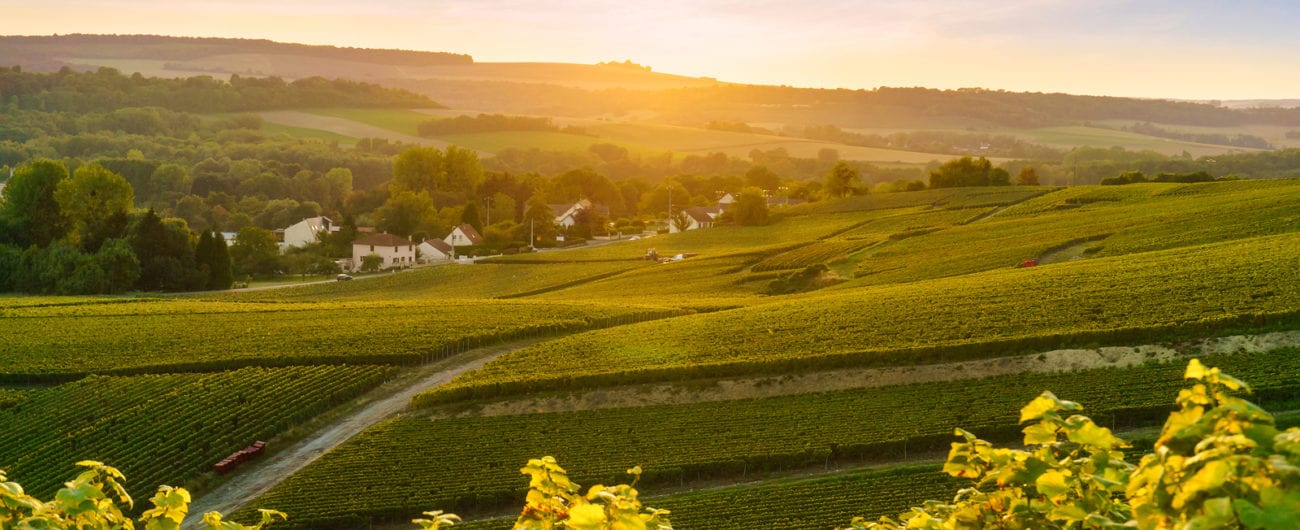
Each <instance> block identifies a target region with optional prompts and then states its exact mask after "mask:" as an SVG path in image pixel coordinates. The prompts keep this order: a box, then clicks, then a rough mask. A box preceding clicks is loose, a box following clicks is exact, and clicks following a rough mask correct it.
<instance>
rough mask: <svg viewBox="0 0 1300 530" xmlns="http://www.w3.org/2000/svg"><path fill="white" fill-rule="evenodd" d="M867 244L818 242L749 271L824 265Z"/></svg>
mask: <svg viewBox="0 0 1300 530" xmlns="http://www.w3.org/2000/svg"><path fill="white" fill-rule="evenodd" d="M867 244H868V243H865V242H861V241H818V242H816V243H810V244H808V245H804V246H802V247H799V248H797V249H794V250H791V251H788V252H782V253H780V254H777V255H775V256H772V257H770V258H767V259H765V260H763V261H760V262H759V263H758V264H757V265H754V267H753V269H751V270H753V271H754V272H764V271H777V270H789V269H802V268H804V267H807V266H809V265H816V264H818V263H826V262H829V261H832V260H834V259H836V258H840V257H843V256H846V255H848V254H850V253H852V252H853V251H855V250H858V249H860V248H862V247H864V246H866V245H867Z"/></svg>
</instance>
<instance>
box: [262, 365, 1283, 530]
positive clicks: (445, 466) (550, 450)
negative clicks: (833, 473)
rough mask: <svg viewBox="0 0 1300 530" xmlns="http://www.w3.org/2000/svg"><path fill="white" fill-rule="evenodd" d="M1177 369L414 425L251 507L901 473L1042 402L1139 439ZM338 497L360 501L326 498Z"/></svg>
mask: <svg viewBox="0 0 1300 530" xmlns="http://www.w3.org/2000/svg"><path fill="white" fill-rule="evenodd" d="M1297 353H1300V350H1296V349H1291V350H1287V351H1281V352H1275V353H1270V354H1241V355H1236V356H1227V357H1221V358H1214V359H1211V360H1210V361H1207V362H1212V363H1213V364H1214V365H1217V366H1221V367H1223V369H1224V370H1226V371H1231V372H1232V373H1234V374H1240V376H1241V377H1243V378H1246V379H1249V380H1250V381H1252V383H1253V385H1254V386H1255V388H1256V390H1257V394H1256V396H1255V398H1256V401H1257V402H1259V403H1260V404H1262V405H1264V406H1272V407H1281V408H1289V407H1294V406H1295V405H1297V404H1300V402H1298V401H1297V400H1298V399H1300V357H1297V356H1296V354H1297ZM1182 369H1183V366H1182V364H1181V363H1170V364H1164V365H1144V366H1141V367H1136V368H1131V369H1125V370H1115V369H1099V370H1090V371H1084V372H1077V373H1070V374H1022V375H1016V376H1003V377H993V378H986V379H980V380H973V381H962V382H949V383H934V384H918V385H904V386H895V387H882V388H877V389H870V390H854V391H841V392H828V393H819V394H803V395H796V396H785V397H777V398H765V399H755V400H742V401H719V402H705V403H693V404H687V405H663V406H647V407H635V408H621V409H603V410H589V411H580V412H566V413H548V414H528V415H518V416H495V417H466V418H454V419H433V420H431V419H428V418H425V417H422V416H419V415H411V416H407V417H404V418H401V419H398V420H394V421H392V422H389V423H386V424H383V425H380V426H377V427H376V428H373V429H371V430H369V431H367V432H365V433H363V434H361V435H359V436H358V437H356V438H354V439H353V440H351V441H349V442H348V443H347V444H345V445H343V446H342V447H340V448H339V449H337V450H335V451H334V452H332V453H330V454H329V455H326V456H325V457H323V458H322V459H320V460H318V461H316V462H315V463H313V464H312V465H310V466H309V467H307V468H306V469H304V470H303V471H301V472H299V473H298V474H296V475H294V476H293V477H291V478H290V479H289V480H287V481H285V482H283V483H281V484H280V485H279V486H277V487H276V488H275V489H273V490H272V491H270V492H269V493H267V494H266V495H265V496H263V497H262V498H260V499H259V500H258V501H257V502H256V503H255V504H254V505H253V507H273V508H276V509H279V510H282V511H288V512H290V513H294V514H296V516H297V519H298V521H299V522H307V523H311V522H314V521H325V520H331V519H335V518H340V517H347V516H349V515H358V516H361V517H364V518H370V517H373V518H375V519H377V520H396V519H400V518H403V517H407V516H408V515H412V514H418V513H419V512H420V511H422V510H429V509H441V510H449V511H455V512H457V513H462V514H468V513H474V512H476V511H481V510H493V509H498V508H500V507H501V506H505V505H517V504H518V503H519V495H520V494H521V493H520V492H521V490H522V485H521V484H520V481H519V480H518V462H521V461H526V460H527V459H528V458H529V455H540V454H546V455H553V456H555V457H556V458H557V459H559V460H560V461H561V462H564V463H565V466H566V468H568V469H569V470H570V471H571V473H573V477H574V478H575V480H577V481H578V482H579V483H583V484H596V483H612V482H614V481H618V480H621V479H623V478H624V476H623V471H624V470H625V469H627V468H628V467H630V466H632V465H641V466H642V467H643V468H644V470H645V474H644V475H643V486H644V487H642V488H641V489H642V491H643V492H645V493H646V494H647V495H649V494H654V493H655V491H656V487H660V488H665V487H672V486H680V485H684V484H687V483H691V482H695V481H700V480H718V479H727V478H730V479H742V478H745V477H748V476H751V475H753V476H761V475H762V474H763V473H765V472H770V471H773V470H791V469H806V468H818V469H820V468H822V467H823V466H828V465H830V464H832V463H850V464H852V463H860V462H864V461H877V460H889V459H897V458H905V457H906V456H907V454H908V453H909V451H910V452H913V453H918V452H919V453H926V452H933V451H943V450H945V449H946V448H947V446H948V443H949V442H950V441H951V439H952V427H953V426H955V425H961V426H962V427H963V428H966V429H968V430H971V431H973V432H976V433H978V434H980V435H981V436H983V437H985V438H988V439H995V440H997V439H1016V438H1017V437H1018V436H1019V433H1020V431H1019V428H1018V426H1017V416H1016V414H1017V412H1016V411H1017V410H1018V409H1019V406H1020V405H1022V404H1023V403H1025V402H1027V401H1029V400H1030V399H1032V398H1033V397H1034V396H1036V395H1037V394H1039V393H1041V392H1042V391H1043V390H1044V389H1051V390H1053V391H1054V392H1056V393H1057V394H1058V395H1061V396H1064V397H1066V398H1068V399H1071V400H1077V401H1080V402H1083V403H1086V404H1087V406H1088V409H1087V413H1088V414H1089V415H1090V416H1091V417H1093V418H1094V419H1096V420H1097V421H1098V422H1102V421H1105V422H1106V424H1107V425H1108V426H1125V425H1144V424H1149V423H1152V422H1154V421H1158V420H1159V419H1161V418H1163V417H1164V416H1165V415H1166V414H1167V411H1168V403H1169V401H1170V400H1171V399H1172V396H1174V395H1176V394H1177V392H1178V389H1179V388H1182V386H1183V381H1182V379H1181V373H1182ZM684 433H690V434H689V435H684ZM345 485H348V486H345ZM344 487H349V488H352V489H354V490H357V491H365V492H367V493H366V495H364V496H341V495H330V494H329V492H332V491H338V490H339V488H344ZM246 513H247V512H246Z"/></svg>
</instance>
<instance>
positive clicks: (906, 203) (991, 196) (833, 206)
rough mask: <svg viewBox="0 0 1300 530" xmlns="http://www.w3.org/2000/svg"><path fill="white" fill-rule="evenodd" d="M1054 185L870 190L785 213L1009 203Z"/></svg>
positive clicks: (956, 206)
mask: <svg viewBox="0 0 1300 530" xmlns="http://www.w3.org/2000/svg"><path fill="white" fill-rule="evenodd" d="M1055 189H1056V188H1044V187H1027V186H1005V187H991V188H945V189H937V190H923V191H906V192H898V193H873V194H869V195H858V196H855V197H846V198H843V199H834V200H827V201H820V202H811V203H807V204H800V205H797V206H791V207H790V208H789V209H787V210H785V214H786V215H791V216H793V215H810V214H828V213H843V212H858V211H866V210H891V209H896V208H912V207H918V206H924V207H927V208H931V209H949V210H960V209H963V208H987V207H993V206H1010V205H1012V204H1016V203H1018V202H1021V201H1024V200H1027V199H1030V198H1033V197H1037V196H1039V195H1043V194H1045V193H1049V192H1052V191H1054V190H1055Z"/></svg>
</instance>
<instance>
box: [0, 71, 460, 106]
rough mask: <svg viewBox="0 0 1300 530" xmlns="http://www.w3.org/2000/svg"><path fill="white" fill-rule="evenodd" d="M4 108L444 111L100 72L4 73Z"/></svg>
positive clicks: (387, 92) (384, 96) (323, 85)
mask: <svg viewBox="0 0 1300 530" xmlns="http://www.w3.org/2000/svg"><path fill="white" fill-rule="evenodd" d="M0 104H3V105H4V106H6V107H7V108H9V109H24V110H42V111H67V112H76V113H84V112H106V111H111V110H115V109H120V108H124V107H162V108H165V109H169V110H175V111H185V112H200V113H214V112H243V111H253V110H270V109H287V108H309V107H393V108H410V107H438V106H439V105H438V104H437V103H435V102H434V101H432V100H430V99H429V98H428V97H426V96H422V95H419V94H415V93H413V92H408V91H405V90H400V89H392V88H384V87H381V86H379V85H376V84H372V83H360V82H356V81H349V80H345V79H333V80H330V79H325V78H322V77H307V78H303V79H297V80H294V81H285V80H283V79H281V78H279V77H263V78H255V77H241V76H238V75H232V76H230V80H229V81H225V80H221V79H216V78H213V77H208V76H198V77H189V78H176V79H168V78H160V77H144V76H142V75H140V74H138V73H137V74H133V75H130V76H127V75H123V74H122V73H121V72H119V71H117V70H115V69H113V68H106V67H101V68H99V69H98V70H95V71H93V72H78V71H76V70H73V69H72V68H69V67H66V66H65V67H63V68H61V69H59V71H57V72H53V73H33V72H25V71H23V70H22V68H21V67H17V66H14V67H0Z"/></svg>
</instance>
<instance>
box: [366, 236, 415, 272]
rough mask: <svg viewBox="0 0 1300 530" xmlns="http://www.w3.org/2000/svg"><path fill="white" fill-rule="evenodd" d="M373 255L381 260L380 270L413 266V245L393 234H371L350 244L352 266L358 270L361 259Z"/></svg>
mask: <svg viewBox="0 0 1300 530" xmlns="http://www.w3.org/2000/svg"><path fill="white" fill-rule="evenodd" d="M371 254H375V255H377V256H379V257H380V258H383V262H382V263H380V265H379V268H380V269H387V268H391V267H409V266H411V265H414V264H415V245H414V244H412V243H411V241H410V240H409V239H406V238H404V237H400V236H395V235H393V234H371V235H368V236H366V237H363V238H361V239H358V240H356V241H353V242H352V266H353V268H360V267H361V264H362V263H363V261H362V258H365V257H366V256H369V255H371Z"/></svg>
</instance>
